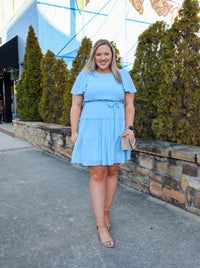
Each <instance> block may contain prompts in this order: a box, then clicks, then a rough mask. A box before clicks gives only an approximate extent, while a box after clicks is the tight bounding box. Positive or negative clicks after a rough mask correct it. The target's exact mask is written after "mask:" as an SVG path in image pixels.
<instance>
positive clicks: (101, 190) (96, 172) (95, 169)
mask: <svg viewBox="0 0 200 268" xmlns="http://www.w3.org/2000/svg"><path fill="white" fill-rule="evenodd" d="M88 169H89V172H90V186H89V189H90V197H91V202H92V207H93V210H94V214H95V217H96V220H99V219H104V208H105V198H106V179H107V174H108V166H89V167H88ZM98 230H99V235H100V238H101V240H105V239H109V238H111V236H110V234H109V232H108V230H107V228H106V226H105V222H104V221H101V222H98ZM105 245H108V246H109V245H112V242H106V243H105Z"/></svg>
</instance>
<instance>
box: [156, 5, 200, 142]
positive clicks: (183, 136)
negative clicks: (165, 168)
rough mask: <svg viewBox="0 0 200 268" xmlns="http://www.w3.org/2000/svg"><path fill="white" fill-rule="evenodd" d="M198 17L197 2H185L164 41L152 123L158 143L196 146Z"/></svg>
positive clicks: (199, 134)
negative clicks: (159, 80) (165, 141)
mask: <svg viewBox="0 0 200 268" xmlns="http://www.w3.org/2000/svg"><path fill="white" fill-rule="evenodd" d="M199 13H200V8H199V3H198V1H197V0H185V2H184V4H183V7H182V9H181V10H180V11H179V15H178V18H177V19H176V20H175V22H174V24H173V25H172V27H171V28H170V29H169V30H168V31H167V34H166V37H165V39H164V53H163V59H162V72H163V73H164V83H163V84H162V87H161V88H160V91H159V94H160V96H159V98H158V99H157V100H156V106H157V107H158V116H157V118H155V119H154V120H153V130H154V133H155V135H156V138H158V139H164V140H170V141H174V142H178V143H184V144H192V145H200V65H199V63H200V54H199V50H200V38H199V37H198V35H197V33H198V32H199V30H200V18H199V16H198V14H199Z"/></svg>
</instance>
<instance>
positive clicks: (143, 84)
mask: <svg viewBox="0 0 200 268" xmlns="http://www.w3.org/2000/svg"><path fill="white" fill-rule="evenodd" d="M166 29H167V26H166V24H165V23H164V22H162V21H160V22H156V23H154V24H153V25H151V26H150V27H149V28H148V29H147V30H146V31H144V32H143V33H142V34H141V35H140V36H139V39H138V46H137V50H136V55H135V56H136V58H135V61H134V65H133V68H132V70H131V71H130V75H131V77H132V79H133V81H134V84H135V86H136V88H137V94H136V95H135V109H136V116H135V121H134V125H135V132H136V135H137V136H138V137H141V138H154V136H155V135H154V133H153V130H152V122H153V119H154V118H156V117H157V107H156V105H155V103H154V102H155V100H156V99H157V98H158V94H159V90H160V87H161V85H162V83H163V80H164V78H163V73H162V70H161V59H162V53H161V51H162V49H163V41H162V40H163V38H164V36H165V33H166Z"/></svg>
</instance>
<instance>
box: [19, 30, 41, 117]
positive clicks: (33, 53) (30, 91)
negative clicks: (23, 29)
mask: <svg viewBox="0 0 200 268" xmlns="http://www.w3.org/2000/svg"><path fill="white" fill-rule="evenodd" d="M41 60H42V52H41V49H40V46H39V43H38V39H37V37H36V35H35V32H34V29H33V27H32V26H31V25H30V26H29V31H28V36H27V40H26V49H25V55H24V62H23V67H24V68H23V71H22V74H21V79H20V81H19V85H18V86H17V111H18V115H19V118H20V119H21V120H23V121H40V120H41V117H40V114H39V111H38V103H39V102H40V98H41V95H42V89H41V86H40V83H41V79H42V74H41V69H40V65H41Z"/></svg>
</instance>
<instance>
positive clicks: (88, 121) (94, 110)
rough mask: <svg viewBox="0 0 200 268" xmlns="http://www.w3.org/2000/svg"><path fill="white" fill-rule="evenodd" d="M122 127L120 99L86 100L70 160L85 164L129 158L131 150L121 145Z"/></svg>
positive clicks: (105, 162)
mask: <svg viewBox="0 0 200 268" xmlns="http://www.w3.org/2000/svg"><path fill="white" fill-rule="evenodd" d="M124 127H125V118H124V105H123V103H122V102H115V101H95V102H94V101H92V102H87V103H85V105H84V108H83V111H82V115H81V118H80V121H79V129H78V139H77V141H76V143H75V146H74V149H73V154H72V160H71V162H72V163H73V164H82V165H84V166H99V165H103V166H104V165H108V166H112V165H113V164H114V163H124V162H125V161H126V160H128V159H130V151H122V149H121V135H122V133H123V131H124Z"/></svg>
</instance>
